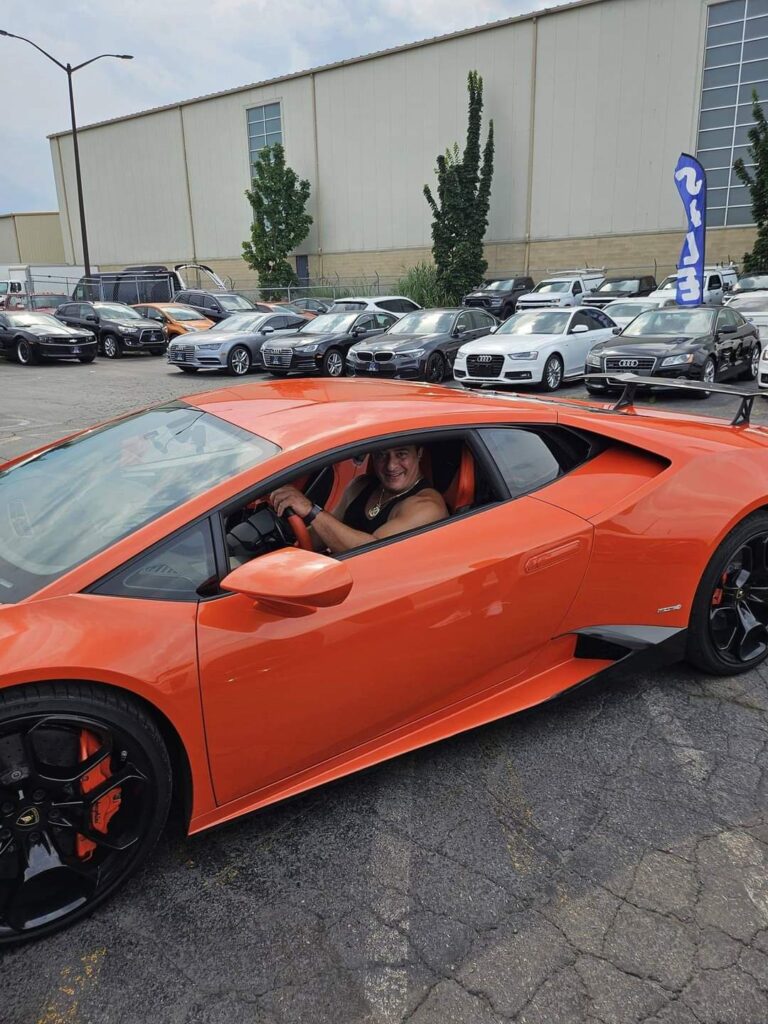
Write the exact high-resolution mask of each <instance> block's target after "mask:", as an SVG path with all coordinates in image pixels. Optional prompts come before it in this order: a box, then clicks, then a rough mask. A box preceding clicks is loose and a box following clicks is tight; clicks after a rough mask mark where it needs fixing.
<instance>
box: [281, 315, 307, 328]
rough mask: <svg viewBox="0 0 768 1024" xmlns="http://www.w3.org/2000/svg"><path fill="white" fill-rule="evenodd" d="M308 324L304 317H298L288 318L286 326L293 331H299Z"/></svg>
mask: <svg viewBox="0 0 768 1024" xmlns="http://www.w3.org/2000/svg"><path fill="white" fill-rule="evenodd" d="M306 322H307V321H306V320H305V319H304V317H303V316H297V317H293V318H291V317H288V323H287V325H286V326H288V327H290V328H291V330H298V329H299V327H303V326H304V324H305V323H306Z"/></svg>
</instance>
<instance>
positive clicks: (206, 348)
mask: <svg viewBox="0 0 768 1024" xmlns="http://www.w3.org/2000/svg"><path fill="white" fill-rule="evenodd" d="M222 344H223V342H221V341H209V342H206V344H205V345H197V346H196V348H197V350H198V352H217V351H218V350H219V349H220V348H221V346H222Z"/></svg>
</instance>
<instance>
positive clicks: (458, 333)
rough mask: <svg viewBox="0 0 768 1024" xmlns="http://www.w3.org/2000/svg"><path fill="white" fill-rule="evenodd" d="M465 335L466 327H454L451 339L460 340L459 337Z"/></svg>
mask: <svg viewBox="0 0 768 1024" xmlns="http://www.w3.org/2000/svg"><path fill="white" fill-rule="evenodd" d="M466 333H467V328H466V327H455V328H454V330H453V337H454V338H460V337H462V335H464V334H466Z"/></svg>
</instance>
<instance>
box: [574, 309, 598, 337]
mask: <svg viewBox="0 0 768 1024" xmlns="http://www.w3.org/2000/svg"><path fill="white" fill-rule="evenodd" d="M574 327H586V328H587V329H588V330H590V331H593V330H594V329H595V328H594V325H593V323H592V320H591V319H590V317H588V316H587V314H586V313H574V314H573V316H572V317H571V324H570V327H569V328H568V333H569V334H573V328H574Z"/></svg>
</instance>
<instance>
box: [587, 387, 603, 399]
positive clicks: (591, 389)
mask: <svg viewBox="0 0 768 1024" xmlns="http://www.w3.org/2000/svg"><path fill="white" fill-rule="evenodd" d="M584 387H585V388H586V389H587V393H588V394H590V395H595V396H597V397H600V398H607V397H608V392H607V391H606V390H605V389H604V388H596V387H593V385H592V384H585V385H584Z"/></svg>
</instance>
